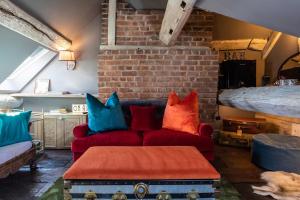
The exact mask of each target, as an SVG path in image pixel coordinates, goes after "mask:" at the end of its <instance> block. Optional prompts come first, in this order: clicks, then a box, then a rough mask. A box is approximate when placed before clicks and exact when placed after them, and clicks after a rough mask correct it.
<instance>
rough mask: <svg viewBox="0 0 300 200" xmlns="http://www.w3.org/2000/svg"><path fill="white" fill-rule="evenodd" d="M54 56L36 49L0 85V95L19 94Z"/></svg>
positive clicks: (43, 49)
mask: <svg viewBox="0 0 300 200" xmlns="http://www.w3.org/2000/svg"><path fill="white" fill-rule="evenodd" d="M56 55H57V53H56V52H53V51H51V50H48V49H46V48H44V47H38V48H37V49H36V50H35V51H34V52H33V53H32V54H31V55H30V56H29V57H27V58H26V59H25V60H24V61H23V63H22V64H21V65H19V66H18V67H17V68H16V69H15V70H14V71H13V72H12V73H11V74H10V75H9V76H8V77H7V78H6V79H5V80H4V81H3V82H2V83H1V84H0V93H2V94H10V93H16V92H20V91H21V90H22V89H23V88H24V87H25V86H26V85H27V84H28V83H29V82H30V81H31V80H32V79H33V78H34V77H35V76H36V75H37V74H38V73H39V72H40V71H41V70H42V69H44V68H45V67H46V66H47V65H48V64H49V63H50V62H51V61H52V60H53V59H54V58H55V56H56Z"/></svg>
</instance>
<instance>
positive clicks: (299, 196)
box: [252, 171, 300, 200]
mask: <svg viewBox="0 0 300 200" xmlns="http://www.w3.org/2000/svg"><path fill="white" fill-rule="evenodd" d="M261 179H263V180H265V181H266V182H267V185H265V186H261V187H256V186H252V189H253V190H254V193H255V194H259V195H263V196H271V197H273V198H274V199H278V200H300V175H298V174H295V173H287V172H281V171H279V172H264V173H262V174H261Z"/></svg>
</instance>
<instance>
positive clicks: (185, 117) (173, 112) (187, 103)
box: [163, 92, 200, 134]
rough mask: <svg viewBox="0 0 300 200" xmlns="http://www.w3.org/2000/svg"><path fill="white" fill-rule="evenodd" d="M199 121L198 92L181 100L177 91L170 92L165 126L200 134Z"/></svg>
mask: <svg viewBox="0 0 300 200" xmlns="http://www.w3.org/2000/svg"><path fill="white" fill-rule="evenodd" d="M199 121H200V120H199V102H198V95H197V93H196V92H191V93H190V94H189V95H187V96H186V97H185V98H184V99H183V100H180V98H179V97H178V96H177V94H176V93H175V92H172V93H170V95H169V97H168V102H167V106H166V109H165V114H164V119H163V128H166V129H171V130H176V131H182V132H187V133H191V134H198V127H199V123H200V122H199Z"/></svg>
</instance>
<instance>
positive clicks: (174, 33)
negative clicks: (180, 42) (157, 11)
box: [159, 0, 196, 45]
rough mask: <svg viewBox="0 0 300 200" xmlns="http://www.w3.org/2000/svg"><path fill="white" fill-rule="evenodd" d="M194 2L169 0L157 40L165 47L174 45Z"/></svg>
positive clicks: (193, 0) (194, 0)
mask: <svg viewBox="0 0 300 200" xmlns="http://www.w3.org/2000/svg"><path fill="white" fill-rule="evenodd" d="M195 3H196V0H169V1H168V4H167V8H166V12H165V16H164V19H163V22H162V26H161V30H160V33H159V39H160V40H161V41H162V42H163V43H164V44H166V45H170V44H172V43H174V42H175V41H176V39H177V37H178V36H179V34H180V32H181V30H182V29H183V27H184V25H185V23H186V22H187V20H188V19H189V16H190V15H191V13H192V11H193V8H194V5H195Z"/></svg>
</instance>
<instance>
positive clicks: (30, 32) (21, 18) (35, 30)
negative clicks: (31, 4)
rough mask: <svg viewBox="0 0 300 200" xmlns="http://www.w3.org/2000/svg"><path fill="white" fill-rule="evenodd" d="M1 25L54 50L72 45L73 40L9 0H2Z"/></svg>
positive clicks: (0, 6)
mask: <svg viewBox="0 0 300 200" xmlns="http://www.w3.org/2000/svg"><path fill="white" fill-rule="evenodd" d="M0 25H2V26H4V27H6V28H8V29H10V30H12V31H15V32H17V33H19V34H21V35H23V36H25V37H27V38H29V39H31V40H33V41H35V42H37V43H39V44H41V45H43V46H45V47H47V48H49V49H51V50H54V51H59V50H67V49H69V48H70V47H71V45H72V43H71V41H69V40H67V39H66V38H64V37H62V36H61V35H59V34H58V33H57V32H55V31H54V30H53V29H51V28H50V27H48V26H47V25H45V24H43V23H42V22H40V21H39V20H37V19H36V18H34V17H32V16H30V15H29V14H27V13H26V12H25V11H23V10H22V9H21V8H19V7H18V6H16V5H15V4H14V3H12V2H11V1H9V0H0Z"/></svg>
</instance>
